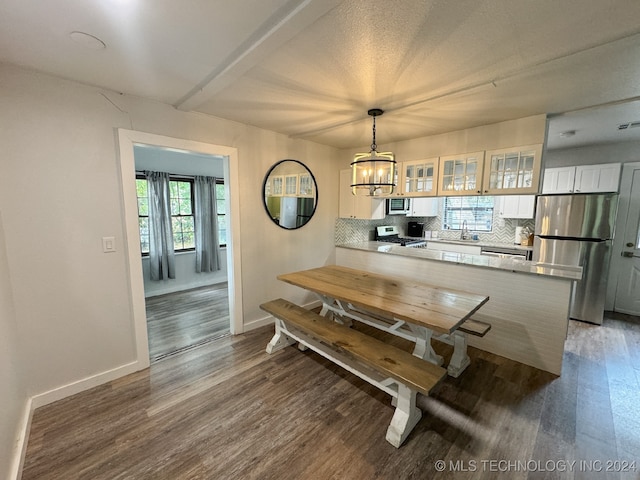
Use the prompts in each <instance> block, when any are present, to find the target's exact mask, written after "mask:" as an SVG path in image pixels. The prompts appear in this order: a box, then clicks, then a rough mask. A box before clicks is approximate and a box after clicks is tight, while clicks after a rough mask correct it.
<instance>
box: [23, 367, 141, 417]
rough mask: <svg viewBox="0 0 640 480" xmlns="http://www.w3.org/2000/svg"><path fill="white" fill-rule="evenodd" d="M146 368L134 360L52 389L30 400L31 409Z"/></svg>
mask: <svg viewBox="0 0 640 480" xmlns="http://www.w3.org/2000/svg"><path fill="white" fill-rule="evenodd" d="M148 366H149V362H148V361H147V362H140V361H137V360H136V361H134V362H131V363H127V364H125V365H121V366H119V367H116V368H113V369H111V370H107V371H105V372H101V373H98V374H96V375H92V376H90V377H86V378H83V379H81V380H78V381H76V382H72V383H69V384H67V385H63V386H61V387H57V388H53V389H51V390H49V391H47V392H43V393H39V394H37V395H34V396H33V397H32V398H31V401H32V404H33V409H34V410H35V409H36V408H39V407H42V406H44V405H48V404H50V403H53V402H56V401H58V400H62V399H63V398H66V397H70V396H71V395H75V394H76V393H80V392H83V391H85V390H88V389H90V388H93V387H97V386H98V385H102V384H104V383H107V382H110V381H111V380H115V379H117V378H120V377H124V376H125V375H129V374H130V373H134V372H138V371H140V370H144V369H145V368H147V367H148Z"/></svg>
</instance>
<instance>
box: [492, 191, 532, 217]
mask: <svg viewBox="0 0 640 480" xmlns="http://www.w3.org/2000/svg"><path fill="white" fill-rule="evenodd" d="M496 199H497V207H498V215H500V216H501V217H502V218H534V210H535V206H536V196H535V195H503V196H501V197H496Z"/></svg>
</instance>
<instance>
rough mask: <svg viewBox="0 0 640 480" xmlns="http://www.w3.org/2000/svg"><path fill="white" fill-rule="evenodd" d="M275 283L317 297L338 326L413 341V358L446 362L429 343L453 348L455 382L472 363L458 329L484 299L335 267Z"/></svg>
mask: <svg viewBox="0 0 640 480" xmlns="http://www.w3.org/2000/svg"><path fill="white" fill-rule="evenodd" d="M277 278H278V280H281V281H283V282H287V283H289V284H291V285H295V286H297V287H300V288H304V289H306V290H309V291H311V292H314V293H315V294H317V295H318V296H319V298H320V299H321V301H322V310H321V312H320V314H321V315H323V316H327V315H330V314H331V315H333V316H334V320H336V321H338V322H341V323H347V324H351V322H352V321H354V320H355V321H358V322H362V323H364V324H367V325H370V326H372V327H375V328H378V329H381V330H383V331H386V332H388V333H391V334H393V335H397V336H399V337H402V338H405V339H407V340H410V341H412V342H415V347H414V350H413V354H414V355H415V356H417V357H420V358H422V359H424V360H427V361H430V362H432V363H435V364H437V365H442V364H443V362H444V360H443V358H442V357H441V356H440V355H437V354H436V353H435V351H434V350H433V347H432V345H431V341H432V339H436V340H438V341H442V342H445V343H448V344H450V345H453V354H452V356H451V359H450V361H449V364H448V366H447V371H448V373H449V375H451V376H454V377H457V376H459V375H460V373H461V372H462V371H464V369H465V368H466V367H467V366H468V365H469V363H470V360H469V356H468V354H467V340H466V334H464V332H462V331H460V330H459V327H460V326H461V325H462V324H463V323H464V322H465V321H466V320H468V319H470V318H471V316H472V315H473V314H474V313H475V312H476V311H478V309H480V307H482V305H484V304H485V303H486V302H487V301H488V300H489V297H488V296H486V295H482V294H475V293H469V292H464V291H460V290H453V289H449V288H441V287H438V286H437V285H429V284H425V283H422V282H416V281H412V280H407V279H400V278H395V277H390V276H387V275H380V274H376V273H372V272H367V271H363V270H356V269H353V268H347V267H342V266H338V265H327V266H323V267H319V268H313V269H310V270H303V271H299V272H293V273H286V274H282V275H278V277H277ZM434 280H435V279H434Z"/></svg>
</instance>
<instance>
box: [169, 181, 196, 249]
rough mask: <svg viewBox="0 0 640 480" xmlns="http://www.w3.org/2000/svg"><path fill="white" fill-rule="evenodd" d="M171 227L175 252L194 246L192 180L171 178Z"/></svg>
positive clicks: (193, 247)
mask: <svg viewBox="0 0 640 480" xmlns="http://www.w3.org/2000/svg"><path fill="white" fill-rule="evenodd" d="M169 192H170V199H171V228H172V229H173V248H174V250H175V251H176V252H180V251H184V250H193V249H195V248H196V235H195V231H194V220H193V193H192V192H193V180H171V181H170V182H169Z"/></svg>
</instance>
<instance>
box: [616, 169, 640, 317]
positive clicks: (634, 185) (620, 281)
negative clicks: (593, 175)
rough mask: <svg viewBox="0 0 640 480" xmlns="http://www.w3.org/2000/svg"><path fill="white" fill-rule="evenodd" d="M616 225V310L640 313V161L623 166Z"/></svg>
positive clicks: (636, 314)
mask: <svg viewBox="0 0 640 480" xmlns="http://www.w3.org/2000/svg"><path fill="white" fill-rule="evenodd" d="M616 225H617V227H616V239H615V241H614V249H613V252H614V253H613V261H612V271H613V272H615V278H613V279H612V280H614V282H612V283H614V284H615V292H614V305H613V310H614V311H615V312H620V313H626V314H628V315H635V316H640V163H637V162H634V163H626V164H624V165H623V170H622V180H621V182H620V197H619V204H618V218H617V221H616Z"/></svg>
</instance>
